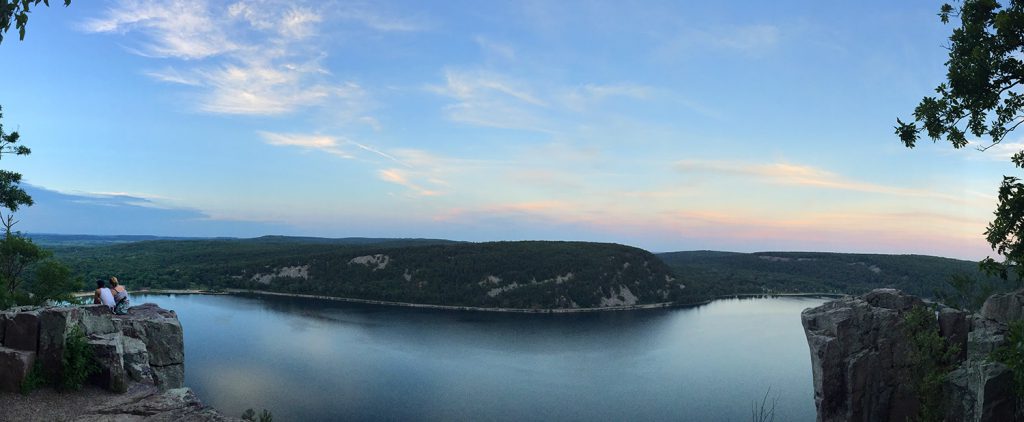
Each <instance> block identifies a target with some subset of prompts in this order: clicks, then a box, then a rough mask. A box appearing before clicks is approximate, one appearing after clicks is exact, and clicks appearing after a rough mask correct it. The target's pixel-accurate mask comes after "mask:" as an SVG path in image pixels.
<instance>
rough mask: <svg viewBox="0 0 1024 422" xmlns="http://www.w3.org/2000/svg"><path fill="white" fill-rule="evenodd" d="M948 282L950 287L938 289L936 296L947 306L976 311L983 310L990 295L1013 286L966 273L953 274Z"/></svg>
mask: <svg viewBox="0 0 1024 422" xmlns="http://www.w3.org/2000/svg"><path fill="white" fill-rule="evenodd" d="M947 283H948V285H949V288H947V289H943V290H939V291H937V292H936V293H935V298H936V299H938V300H939V302H942V303H944V304H946V305H947V306H951V307H954V308H957V309H962V310H966V311H974V312H977V311H979V310H981V305H983V304H984V303H985V300H986V299H988V297H989V296H992V294H994V293H996V292H997V291H1005V290H1007V289H1008V288H1010V287H1011V286H1009V285H1008V284H1007V283H999V282H997V281H995V280H992V279H985V278H983V277H980V276H977V277H974V276H970V275H967V274H964V273H958V274H953V275H952V276H951V277H950V278H949V281H948V282H947Z"/></svg>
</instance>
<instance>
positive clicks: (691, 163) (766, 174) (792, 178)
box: [675, 160, 981, 203]
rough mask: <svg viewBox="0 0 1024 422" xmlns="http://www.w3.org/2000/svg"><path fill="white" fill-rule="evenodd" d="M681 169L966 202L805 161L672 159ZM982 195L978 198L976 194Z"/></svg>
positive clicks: (683, 170)
mask: <svg viewBox="0 0 1024 422" xmlns="http://www.w3.org/2000/svg"><path fill="white" fill-rule="evenodd" d="M675 169H676V170H677V171H679V172H681V173H717V174H725V175H738V176H753V177H756V178H757V179H756V180H755V181H756V182H768V183H779V184H786V185H796V186H807V187H815V188H824V189H835V190H844V191H855V192H865V193H876V194H885V195H897V196H918V197H931V198H936V199H942V200H948V201H953V202H961V203H962V202H965V201H966V200H965V198H963V197H962V196H960V195H950V194H946V193H943V192H936V191H934V190H928V189H915V188H906V187H900V186H890V185H880V184H875V183H867V182H861V181H857V180H853V179H849V178H845V177H842V176H840V175H838V174H836V173H833V172H830V171H827V170H824V169H821V168H817V167H812V166H806V165H799V164H789V163H770V164H756V163H749V162H730V161H713V160H681V161H677V162H676V163H675ZM975 199H981V198H975Z"/></svg>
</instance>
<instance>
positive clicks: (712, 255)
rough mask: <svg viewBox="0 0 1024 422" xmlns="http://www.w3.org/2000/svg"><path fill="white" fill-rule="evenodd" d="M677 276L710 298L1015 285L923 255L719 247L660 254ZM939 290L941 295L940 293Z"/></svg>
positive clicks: (973, 266) (689, 293) (929, 292)
mask: <svg viewBox="0 0 1024 422" xmlns="http://www.w3.org/2000/svg"><path fill="white" fill-rule="evenodd" d="M658 257H659V258H661V260H662V261H664V262H665V263H666V264H668V266H669V267H671V268H672V271H673V272H674V273H675V274H677V275H678V277H679V278H680V279H681V281H682V282H683V284H685V285H686V289H684V290H683V292H684V294H685V295H686V297H687V298H694V299H699V298H703V299H711V298H714V297H719V296H728V295H736V294H772V293H829V294H861V293H866V292H868V291H870V290H873V289H877V288H881V287H892V288H897V289H900V290H902V291H904V292H907V293H910V294H914V295H918V296H923V297H928V296H938V297H942V296H943V295H950V296H952V295H955V294H956V289H955V287H954V286H952V285H947V284H946V283H945V282H944V280H950V279H951V277H953V276H954V275H957V274H961V275H970V276H971V277H973V278H974V279H976V280H977V281H978V283H979V284H981V285H985V286H992V287H993V289H994V290H993V291H1007V290H1010V289H1012V288H1013V287H1014V286H1013V285H1012V283H1004V282H1002V280H998V279H996V278H993V277H988V276H987V275H985V274H984V273H983V272H981V271H980V270H979V269H978V263H977V262H972V261H963V260H957V259H950V258H940V257H934V256H923V255H880V254H846V253H825V252H757V253H752V254H750V253H736V252H715V251H692V252H670V253H662V254H658ZM937 293H938V294H937Z"/></svg>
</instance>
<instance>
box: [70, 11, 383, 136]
mask: <svg viewBox="0 0 1024 422" xmlns="http://www.w3.org/2000/svg"><path fill="white" fill-rule="evenodd" d="M322 7H323V6H322V5H321V4H317V3H308V4H304V3H302V2H293V1H284V0H242V1H237V2H234V3H230V4H224V3H218V2H208V1H205V0H188V1H185V0H172V1H170V2H150V1H141V0H119V1H117V2H116V3H115V6H113V7H111V8H110V9H109V10H108V11H107V13H106V14H105V16H104V17H103V18H99V19H94V20H91V21H88V22H86V24H85V25H84V30H85V31H87V32H100V33H115V34H128V33H136V34H139V35H141V36H142V37H141V38H139V39H141V40H142V41H139V42H138V43H137V44H136V45H132V46H130V49H131V51H134V52H136V53H138V54H141V55H144V56H147V57H156V58H165V59H172V60H178V61H179V62H178V63H176V64H172V65H166V66H164V68H163V69H162V70H150V71H146V72H144V73H145V74H146V75H148V76H150V77H152V78H154V79H156V80H158V81H161V82H168V83H175V84H181V85H186V86H189V87H190V88H191V89H192V90H193V91H194V92H195V93H196V94H197V98H196V101H195V102H194V103H195V107H196V108H197V109H198V111H202V112H208V113H216V114H248V115H275V114H284V113H290V112H294V111H296V110H299V109H303V108H308V107H314V106H322V107H329V108H330V109H331V110H332V111H333V110H338V109H341V110H343V111H344V114H346V115H350V116H352V118H351V120H352V121H364V122H368V121H372V122H373V124H377V122H376V120H375V119H372V117H369V116H366V115H365V112H366V111H367V109H368V108H369V105H368V104H369V101H368V99H367V94H366V92H365V90H364V89H363V88H362V87H361V86H360V85H358V84H356V83H354V82H351V81H344V80H342V81H340V82H339V81H338V79H339V78H337V77H334V76H333V75H332V74H331V72H330V71H328V70H327V69H325V68H324V67H323V66H322V65H321V63H322V61H323V59H324V58H325V57H326V52H325V49H324V48H322V47H320V44H321V42H322V40H321V39H320V30H321V24H322V23H323V21H324V16H325V14H327V13H328V11H325V10H323V9H322ZM345 110H347V111H345ZM367 119H370V120H367Z"/></svg>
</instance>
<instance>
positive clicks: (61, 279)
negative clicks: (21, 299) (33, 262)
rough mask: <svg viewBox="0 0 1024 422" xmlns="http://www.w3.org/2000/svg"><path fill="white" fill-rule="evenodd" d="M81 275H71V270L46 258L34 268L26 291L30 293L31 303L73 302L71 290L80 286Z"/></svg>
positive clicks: (75, 289)
mask: <svg viewBox="0 0 1024 422" xmlns="http://www.w3.org/2000/svg"><path fill="white" fill-rule="evenodd" d="M82 283H83V281H82V278H81V277H72V276H71V270H70V269H69V268H68V267H67V266H66V265H64V264H62V263H60V262H58V261H55V260H52V259H47V260H45V261H43V262H41V263H39V265H37V266H36V267H35V268H34V273H33V277H32V281H31V284H29V287H28V291H29V292H31V293H32V302H33V303H32V304H33V305H42V304H45V303H46V302H47V301H54V302H68V303H71V302H74V300H75V299H74V297H73V296H72V295H71V293H72V292H74V291H77V290H79V289H80V288H81V286H82Z"/></svg>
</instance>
